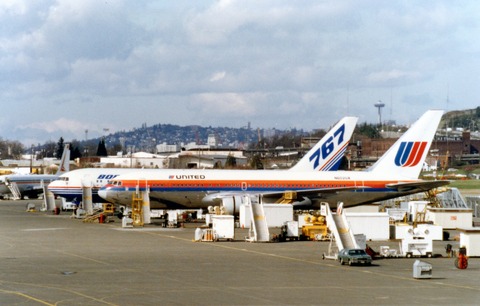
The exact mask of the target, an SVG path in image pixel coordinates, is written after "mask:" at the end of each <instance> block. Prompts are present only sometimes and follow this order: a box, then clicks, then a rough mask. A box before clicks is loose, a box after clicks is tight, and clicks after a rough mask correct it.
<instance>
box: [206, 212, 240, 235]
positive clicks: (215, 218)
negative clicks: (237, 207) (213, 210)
mask: <svg viewBox="0 0 480 306" xmlns="http://www.w3.org/2000/svg"><path fill="white" fill-rule="evenodd" d="M211 217H212V230H213V236H214V239H215V240H218V239H227V240H233V239H234V238H235V224H234V219H233V216H232V215H212V216H211Z"/></svg>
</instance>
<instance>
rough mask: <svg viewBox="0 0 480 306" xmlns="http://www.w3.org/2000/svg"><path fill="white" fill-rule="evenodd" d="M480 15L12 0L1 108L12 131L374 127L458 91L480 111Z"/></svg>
mask: <svg viewBox="0 0 480 306" xmlns="http://www.w3.org/2000/svg"><path fill="white" fill-rule="evenodd" d="M479 10H480V3H478V1H464V2H462V5H458V4H456V3H452V2H450V1H446V0H445V1H423V2H421V3H409V2H391V1H387V2H385V1H377V0H367V1H361V2H359V1H348V0H347V1H333V0H332V1H301V2H295V1H278V0H269V1H261V2H259V1H253V0H242V1H240V0H230V1H226V0H221V1H198V2H197V1H195V2H191V1H169V2H163V1H160V2H159V1H140V2H138V1H100V2H99V1H96V0H86V1H67V0H39V1H12V0H7V1H3V2H2V3H1V4H0V17H1V18H0V26H1V27H2V31H1V32H0V76H1V77H0V89H1V90H0V99H1V101H2V103H5V104H8V105H12V109H11V114H8V115H7V114H5V113H3V114H1V115H0V122H1V124H2V131H1V132H3V133H5V135H8V137H9V138H12V137H17V136H18V137H21V138H23V139H27V138H30V139H33V138H35V137H34V136H35V135H34V133H35V131H37V132H38V134H37V135H38V137H39V139H41V137H56V136H57V135H59V134H60V133H62V132H65V133H71V135H72V137H78V138H83V136H82V135H83V131H84V130H85V129H87V128H88V129H89V130H91V131H96V132H98V131H99V132H101V130H102V129H103V127H104V126H108V127H110V128H111V130H113V129H114V127H116V128H118V129H124V128H127V129H128V128H131V127H135V126H139V125H141V124H142V123H144V122H149V123H152V124H155V123H173V124H191V123H192V124H205V125H224V126H227V125H232V126H240V125H242V126H243V125H245V122H246V121H251V122H252V124H253V125H254V126H255V125H257V126H261V127H269V126H275V127H277V128H288V127H293V126H296V127H298V128H305V129H309V128H321V127H327V126H329V125H330V124H331V123H333V122H335V121H336V120H338V119H339V118H340V117H341V116H343V115H346V114H355V115H358V116H360V117H361V119H360V120H361V121H362V120H363V121H374V120H376V110H375V109H374V107H373V103H374V102H375V101H378V100H382V101H390V103H388V104H387V107H386V112H388V110H387V108H388V107H390V108H392V109H393V110H394V112H393V113H392V116H395V118H394V119H396V120H397V121H399V122H402V121H403V122H411V120H410V117H412V118H417V117H418V116H419V114H418V113H419V112H423V111H424V110H425V109H426V108H427V107H435V108H443V107H444V106H445V98H446V96H447V91H448V92H449V93H450V101H451V102H450V105H449V107H450V108H451V109H456V108H457V109H461V108H470V107H476V105H478V98H477V97H478V86H477V84H478V82H479V81H480V77H479V76H478V73H476V71H478V70H479V69H480V60H479V59H478V56H477V53H478V52H479V50H480V39H478V38H477V36H478V35H476V34H477V33H478V31H479V30H480V20H479V19H478V16H477V13H476V12H478V11H479ZM447 88H448V90H447ZM421 101H424V103H421ZM419 103H420V104H419ZM407 107H408V109H410V110H411V111H410V112H399V111H398V110H400V109H404V108H407ZM44 109H48V110H49V112H47V114H45V115H42V116H41V117H40V116H39V114H40V113H42V114H43V113H44ZM53 110H54V111H53ZM348 112H351V113H348ZM39 118H40V119H39ZM66 118H74V119H73V121H69V122H71V124H66V122H65V120H67V119H66ZM39 121H40V122H39ZM35 122H36V123H35ZM100 122H101V123H100ZM323 122H325V125H324V126H322V123H323ZM96 125H98V127H97V126H96ZM39 131H42V132H43V133H44V134H45V135H43V134H42V133H40V132H39ZM57 133H58V134H57ZM25 135H27V136H25ZM52 135H54V136H52ZM92 135H93V134H92ZM0 136H2V135H1V134H0ZM3 137H5V136H3ZM20 140H21V139H20Z"/></svg>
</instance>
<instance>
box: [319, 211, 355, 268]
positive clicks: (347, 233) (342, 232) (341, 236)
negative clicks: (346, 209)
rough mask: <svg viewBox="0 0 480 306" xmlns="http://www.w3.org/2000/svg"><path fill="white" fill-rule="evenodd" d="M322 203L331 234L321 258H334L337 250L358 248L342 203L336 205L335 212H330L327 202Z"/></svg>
mask: <svg viewBox="0 0 480 306" xmlns="http://www.w3.org/2000/svg"><path fill="white" fill-rule="evenodd" d="M322 205H325V208H326V220H327V227H328V229H329V230H330V235H331V239H330V246H329V250H328V254H323V258H330V259H336V257H337V254H338V251H341V250H343V249H357V248H359V245H358V243H357V241H356V239H355V235H354V234H353V231H352V229H351V227H350V224H349V223H348V220H347V217H346V216H345V214H344V213H343V209H342V204H339V205H338V208H337V213H332V211H331V210H330V206H329V205H328V203H322ZM333 244H335V246H336V248H334V246H333Z"/></svg>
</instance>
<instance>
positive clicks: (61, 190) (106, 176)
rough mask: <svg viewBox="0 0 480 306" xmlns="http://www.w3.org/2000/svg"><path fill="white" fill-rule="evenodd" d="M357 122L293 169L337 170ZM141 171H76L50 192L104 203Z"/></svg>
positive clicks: (333, 133)
mask: <svg viewBox="0 0 480 306" xmlns="http://www.w3.org/2000/svg"><path fill="white" fill-rule="evenodd" d="M357 120H358V118H357V117H344V118H343V119H342V120H340V121H339V122H338V123H337V124H335V126H334V127H333V128H332V129H330V130H329V131H328V133H327V134H326V135H325V136H324V137H323V138H322V139H321V140H320V141H319V142H318V143H317V144H316V145H315V146H314V147H313V148H312V149H311V150H310V151H309V152H308V153H307V154H306V155H305V156H304V157H303V158H302V159H301V160H300V161H299V162H298V163H297V164H295V166H294V167H292V168H291V169H290V170H291V171H332V170H337V169H338V167H339V165H340V163H341V160H342V157H343V156H344V154H345V150H346V149H347V146H348V143H349V141H350V138H351V136H352V134H353V131H354V129H355V125H356V124H357ZM138 170H139V169H131V168H85V169H78V170H73V171H70V172H68V173H65V174H63V175H61V176H60V177H59V178H58V179H57V180H56V181H53V182H51V183H50V184H49V185H48V190H49V191H51V192H52V193H53V194H54V195H55V196H59V197H63V198H65V199H66V200H67V201H75V200H77V201H81V200H82V186H91V187H92V201H93V202H94V203H97V202H104V201H105V200H104V199H103V198H100V197H99V196H98V190H99V189H100V188H101V187H103V186H104V185H106V184H107V183H108V181H110V180H112V179H113V178H115V177H117V176H119V175H123V174H126V173H130V172H134V171H138ZM165 171H166V170H165ZM222 171H224V170H222ZM255 171H258V170H255ZM269 171H271V170H269Z"/></svg>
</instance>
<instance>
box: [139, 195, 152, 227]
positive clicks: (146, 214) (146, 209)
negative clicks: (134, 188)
mask: <svg viewBox="0 0 480 306" xmlns="http://www.w3.org/2000/svg"><path fill="white" fill-rule="evenodd" d="M141 195H142V210H143V223H144V224H150V223H152V221H151V216H150V197H149V191H148V190H145V191H143V192H141Z"/></svg>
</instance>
